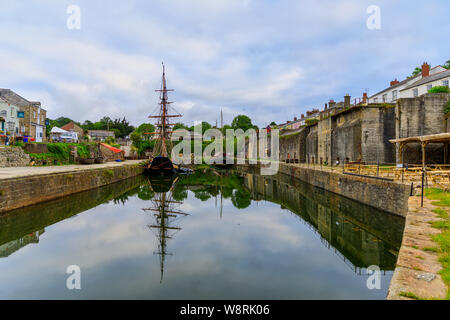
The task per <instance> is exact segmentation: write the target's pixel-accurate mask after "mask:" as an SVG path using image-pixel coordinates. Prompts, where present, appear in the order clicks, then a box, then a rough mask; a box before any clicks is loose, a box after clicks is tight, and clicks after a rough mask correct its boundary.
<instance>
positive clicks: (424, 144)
mask: <svg viewBox="0 0 450 320" xmlns="http://www.w3.org/2000/svg"><path fill="white" fill-rule="evenodd" d="M426 147H427V143H426V142H422V168H425V165H426V163H425V161H426V160H425V149H426Z"/></svg>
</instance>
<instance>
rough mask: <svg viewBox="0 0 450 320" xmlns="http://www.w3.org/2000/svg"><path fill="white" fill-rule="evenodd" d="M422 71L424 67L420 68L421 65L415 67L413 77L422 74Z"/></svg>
mask: <svg viewBox="0 0 450 320" xmlns="http://www.w3.org/2000/svg"><path fill="white" fill-rule="evenodd" d="M420 73H422V69H421V68H419V67H416V68H415V69H414V71H413V73H412V75H411V76H412V77H415V76H417V75H418V74H420Z"/></svg>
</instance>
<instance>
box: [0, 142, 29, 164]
mask: <svg viewBox="0 0 450 320" xmlns="http://www.w3.org/2000/svg"><path fill="white" fill-rule="evenodd" d="M29 163H30V156H29V155H28V154H26V153H25V152H24V151H23V150H22V148H20V147H3V148H0V168H7V167H24V166H28V164H29Z"/></svg>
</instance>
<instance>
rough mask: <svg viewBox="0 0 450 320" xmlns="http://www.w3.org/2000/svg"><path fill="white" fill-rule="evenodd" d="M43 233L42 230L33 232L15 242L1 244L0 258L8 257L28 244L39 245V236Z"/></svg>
mask: <svg viewBox="0 0 450 320" xmlns="http://www.w3.org/2000/svg"><path fill="white" fill-rule="evenodd" d="M44 232H45V231H44V230H39V231H34V232H32V233H30V234H27V235H24V236H22V237H20V238H18V239H16V240H12V241H9V242H6V243H3V244H2V245H0V258H6V257H9V256H10V255H11V254H13V253H14V252H16V251H18V250H20V249H22V248H23V247H25V246H27V245H29V244H30V243H39V236H40V235H41V234H43V233H44Z"/></svg>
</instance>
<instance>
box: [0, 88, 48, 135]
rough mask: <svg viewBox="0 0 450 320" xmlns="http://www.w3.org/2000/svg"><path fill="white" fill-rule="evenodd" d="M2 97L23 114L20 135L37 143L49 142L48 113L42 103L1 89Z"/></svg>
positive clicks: (20, 120) (20, 121) (20, 119)
mask: <svg viewBox="0 0 450 320" xmlns="http://www.w3.org/2000/svg"><path fill="white" fill-rule="evenodd" d="M0 96H1V97H2V99H3V100H5V101H6V102H7V103H9V104H11V105H15V106H16V107H18V109H19V111H21V112H23V118H19V128H18V129H19V130H18V135H21V136H28V137H29V138H30V139H33V140H34V141H36V142H45V141H47V137H46V132H45V121H46V118H47V111H46V110H44V109H43V108H42V107H41V103H40V102H37V101H28V100H27V99H25V98H23V97H21V96H20V95H18V94H17V93H15V92H14V91H12V90H10V89H0Z"/></svg>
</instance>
